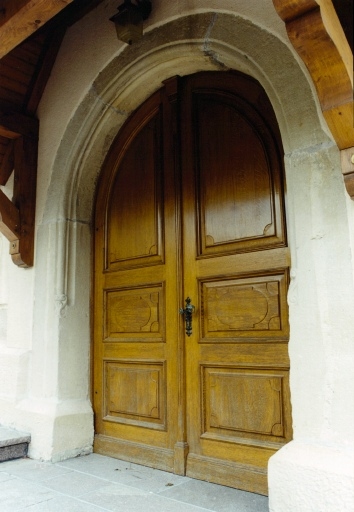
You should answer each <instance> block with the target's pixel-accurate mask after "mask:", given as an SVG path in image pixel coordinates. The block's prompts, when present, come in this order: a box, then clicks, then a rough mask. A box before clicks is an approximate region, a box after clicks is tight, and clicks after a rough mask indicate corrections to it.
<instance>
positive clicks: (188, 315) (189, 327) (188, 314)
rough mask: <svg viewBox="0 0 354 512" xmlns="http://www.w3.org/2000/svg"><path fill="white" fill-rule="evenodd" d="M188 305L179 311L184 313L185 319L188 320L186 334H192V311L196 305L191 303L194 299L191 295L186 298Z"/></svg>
mask: <svg viewBox="0 0 354 512" xmlns="http://www.w3.org/2000/svg"><path fill="white" fill-rule="evenodd" d="M185 302H186V307H185V308H184V309H183V308H180V310H179V312H180V313H181V315H184V320H185V322H186V334H187V336H190V335H191V334H192V313H193V311H194V310H195V307H194V306H193V304H191V302H192V299H190V298H189V297H187V298H186V300H185Z"/></svg>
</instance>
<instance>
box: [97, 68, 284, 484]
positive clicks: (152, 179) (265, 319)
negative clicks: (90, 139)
mask: <svg viewBox="0 0 354 512" xmlns="http://www.w3.org/2000/svg"><path fill="white" fill-rule="evenodd" d="M288 266H289V257H288V249H287V241H286V222H285V213H284V201H283V173H282V146H281V142H280V136H279V131H278V127H277V123H276V119H275V116H274V114H273V111H272V108H271V106H270V103H269V100H268V99H267V96H266V94H265V92H264V90H263V89H262V88H261V87H260V85H259V84H258V83H257V82H256V81H254V80H253V79H251V78H249V77H247V76H245V75H242V74H239V73H227V72H223V73H214V72H210V73H199V74H196V75H192V76H189V77H185V78H178V77H176V78H173V79H170V80H168V81H166V82H165V83H164V86H163V87H162V88H161V90H159V91H158V92H156V93H155V94H154V95H153V96H152V97H151V98H150V99H149V100H148V101H146V102H145V103H144V104H143V105H142V106H141V107H140V108H139V109H138V110H137V111H136V112H135V113H134V114H133V115H132V116H131V117H130V119H129V120H128V121H127V122H126V124H125V126H124V127H123V128H122V130H121V131H120V134H119V136H118V137H117V138H116V140H115V142H114V143H113V145H112V148H111V150H110V152H109V155H108V157H107V159H106V162H105V164H104V167H103V170H102V173H101V179H100V182H99V186H98V194H97V199H96V213H95V247H94V348H93V367H94V371H93V402H94V411H95V432H96V434H95V444H94V449H95V451H97V452H99V453H102V454H106V455H110V456H113V457H118V458H121V459H125V460H129V461H132V462H136V463H140V464H144V465H147V466H151V467H155V468H160V469H163V470H166V471H171V472H174V473H177V474H187V475H188V476H191V477H195V478H199V479H203V480H208V481H211V482H216V483H221V484H225V485H228V486H231V487H236V488H241V489H246V490H249V491H254V492H259V493H263V494H267V481H266V468H267V462H268V459H269V457H270V456H271V455H272V454H273V453H275V451H276V450H277V449H278V448H280V447H281V446H282V445H283V444H284V443H286V442H287V441H288V440H289V439H290V438H291V412H290V398H289V386H288V371H289V360H288V347H287V342H288V334H289V333H288V312H287V301H286V295H287V288H288ZM187 298H190V299H191V304H190V305H191V306H194V307H193V308H192V312H191V323H190V325H187V320H188V315H187V314H181V312H180V310H185V311H186V310H187V309H188V308H186V306H187V302H186V299H187ZM186 330H189V331H190V332H188V333H186Z"/></svg>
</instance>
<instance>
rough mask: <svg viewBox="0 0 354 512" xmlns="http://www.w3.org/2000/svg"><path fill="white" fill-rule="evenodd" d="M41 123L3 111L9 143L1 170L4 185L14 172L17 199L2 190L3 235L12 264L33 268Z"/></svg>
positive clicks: (0, 126)
mask: <svg viewBox="0 0 354 512" xmlns="http://www.w3.org/2000/svg"><path fill="white" fill-rule="evenodd" d="M38 128H39V123H38V120H37V119H35V118H32V117H28V116H24V115H22V114H18V113H9V112H2V111H0V135H1V136H2V137H5V138H7V139H10V140H9V144H8V148H7V151H6V154H5V155H4V158H3V162H2V165H1V167H0V185H2V186H4V185H6V183H7V181H8V179H9V177H10V176H11V174H12V171H14V188H13V199H12V201H10V199H8V197H7V196H6V195H5V194H4V193H3V192H2V191H1V190H0V232H1V233H2V234H3V235H4V236H5V237H6V238H7V239H8V240H9V242H10V254H11V257H12V261H13V262H14V263H15V264H16V265H18V266H19V267H31V266H33V258H34V227H35V226H34V222H35V209H36V184H37V154H38Z"/></svg>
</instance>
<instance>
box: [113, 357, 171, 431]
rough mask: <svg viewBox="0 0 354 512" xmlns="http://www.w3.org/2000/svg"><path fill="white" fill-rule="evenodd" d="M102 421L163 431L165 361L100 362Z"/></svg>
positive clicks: (164, 428) (164, 427)
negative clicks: (103, 410) (103, 395)
mask: <svg viewBox="0 0 354 512" xmlns="http://www.w3.org/2000/svg"><path fill="white" fill-rule="evenodd" d="M104 389H105V418H104V419H106V420H109V421H116V422H117V423H124V424H127V425H128V424H129V425H135V426H143V427H148V428H155V429H159V430H166V361H159V362H156V361H146V360H143V361H137V360H134V359H133V360H130V361H129V360H120V361H107V360H105V362H104Z"/></svg>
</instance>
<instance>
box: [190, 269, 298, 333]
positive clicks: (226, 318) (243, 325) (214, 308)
mask: <svg viewBox="0 0 354 512" xmlns="http://www.w3.org/2000/svg"><path fill="white" fill-rule="evenodd" d="M287 288H288V280H287V269H285V270H284V271H280V272H277V273H272V274H270V273H267V274H266V275H262V274H257V275H254V274H250V275H248V276H245V275H241V276H234V277H232V276H231V277H227V279H225V278H223V279H220V278H219V279H218V278H212V279H208V280H204V279H202V280H200V281H199V290H200V291H199V295H200V300H199V303H200V316H201V319H200V325H201V339H200V342H209V343H211V342H212V343H215V342H219V343H225V342H229V343H237V342H239V341H244V340H245V339H247V341H250V340H252V339H254V340H255V341H256V340H258V341H259V340H262V339H263V340H265V339H269V340H270V341H274V339H278V340H279V341H282V340H286V339H287V337H288V335H289V332H288V311H287V302H286V295H287Z"/></svg>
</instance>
